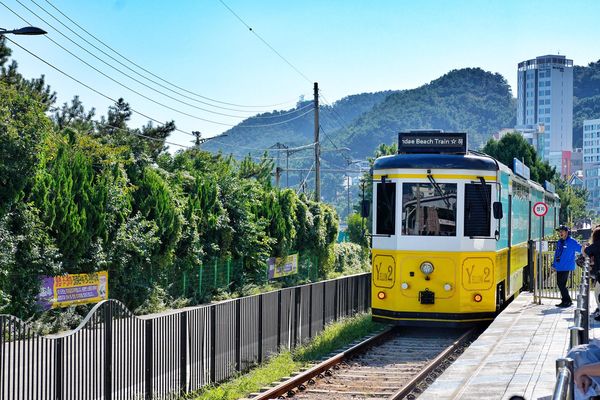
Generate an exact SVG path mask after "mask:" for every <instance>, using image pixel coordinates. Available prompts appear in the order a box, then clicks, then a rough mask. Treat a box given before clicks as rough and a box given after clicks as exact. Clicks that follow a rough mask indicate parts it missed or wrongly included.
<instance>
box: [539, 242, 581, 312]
mask: <svg viewBox="0 0 600 400" xmlns="http://www.w3.org/2000/svg"><path fill="white" fill-rule="evenodd" d="M530 246H533V251H534V252H535V253H536V255H535V264H536V266H537V268H536V269H535V271H536V277H535V282H536V285H535V290H534V299H535V301H536V302H538V303H539V302H541V299H558V300H560V299H561V296H560V292H559V290H558V286H557V284H556V270H555V269H554V268H552V263H553V261H554V250H555V249H556V241H555V240H550V241H543V242H542V243H540V242H531V243H530ZM540 246H541V248H542V251H541V256H540V253H539V250H540ZM531 250H532V249H531V248H530V252H531ZM579 269H580V268H577V270H579ZM576 272H577V271H574V272H573V273H571V274H569V280H568V281H567V288H568V289H569V293H570V296H571V298H576V297H577V290H578V288H579V285H580V284H581V282H582V281H581V274H580V273H576Z"/></svg>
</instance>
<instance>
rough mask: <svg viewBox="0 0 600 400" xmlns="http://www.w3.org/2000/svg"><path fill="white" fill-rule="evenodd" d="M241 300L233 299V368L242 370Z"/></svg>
mask: <svg viewBox="0 0 600 400" xmlns="http://www.w3.org/2000/svg"><path fill="white" fill-rule="evenodd" d="M241 317H242V300H241V299H235V369H236V371H241V370H242V361H241V360H242V321H241Z"/></svg>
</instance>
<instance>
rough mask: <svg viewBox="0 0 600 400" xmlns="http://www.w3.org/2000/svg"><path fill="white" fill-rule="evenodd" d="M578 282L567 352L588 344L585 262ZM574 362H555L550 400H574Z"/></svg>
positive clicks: (561, 360)
mask: <svg viewBox="0 0 600 400" xmlns="http://www.w3.org/2000/svg"><path fill="white" fill-rule="evenodd" d="M575 275H580V281H581V283H580V284H579V287H578V290H579V293H578V294H577V307H575V310H574V315H573V325H572V326H570V327H569V335H570V341H569V350H570V349H572V348H573V347H575V346H577V345H580V344H587V343H589V329H590V325H589V318H590V311H589V310H590V274H589V262H588V261H586V262H585V265H584V266H583V268H581V273H580V274H575ZM574 367H575V365H574V361H573V359H571V358H568V357H565V358H559V359H557V360H556V383H555V385H554V393H553V395H552V400H571V399H573V398H575V385H574V381H573V378H574V375H573V373H574Z"/></svg>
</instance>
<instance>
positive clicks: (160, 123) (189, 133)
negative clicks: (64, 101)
mask: <svg viewBox="0 0 600 400" xmlns="http://www.w3.org/2000/svg"><path fill="white" fill-rule="evenodd" d="M5 39H6V40H8V41H9V42H11V43H12V44H14V45H15V46H17V47H19V48H21V49H22V50H23V51H25V52H27V53H29V54H30V55H31V56H33V57H35V58H37V59H38V60H40V61H41V62H43V63H44V64H46V65H48V66H49V67H50V68H52V69H54V70H55V71H57V72H59V73H61V74H62V75H64V76H66V77H67V78H69V79H71V80H73V81H75V82H77V83H79V84H80V85H81V86H83V87H85V88H87V89H89V90H91V91H92V92H94V93H96V94H98V95H100V96H102V97H104V98H105V99H108V100H110V101H112V102H113V103H117V100H115V99H113V98H112V97H110V96H108V95H106V94H104V93H102V92H100V91H99V90H96V89H94V88H93V87H91V86H89V85H87V84H85V83H83V82H81V81H80V80H78V79H77V78H74V77H73V76H71V75H69V74H67V73H66V72H64V71H63V70H61V69H60V68H58V67H55V66H54V65H52V64H50V63H49V62H48V61H46V60H44V59H43V58H41V57H39V56H38V55H36V54H34V53H32V52H31V51H29V50H27V49H26V48H25V47H23V46H21V45H20V44H18V43H17V42H15V41H14V40H12V39H10V38H8V37H6V36H5ZM129 109H130V110H131V112H133V113H136V114H138V115H141V116H142V117H144V118H148V119H149V120H150V121H154V122H156V123H157V124H159V125H161V126H162V125H164V123H162V122H160V121H158V120H157V119H155V118H152V117H150V116H148V115H146V114H144V113H142V112H140V111H137V110H135V109H133V108H129ZM175 130H176V131H178V132H181V133H185V134H186V135H190V136H194V135H193V134H192V133H191V132H187V131H184V130H181V129H177V128H176V129H175Z"/></svg>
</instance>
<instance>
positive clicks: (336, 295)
mask: <svg viewBox="0 0 600 400" xmlns="http://www.w3.org/2000/svg"><path fill="white" fill-rule="evenodd" d="M338 287H339V280H338V279H336V280H335V290H334V296H333V320H334V321H337V320H338V305H339V304H338V303H339V302H338V298H339V296H340V294H339V291H338Z"/></svg>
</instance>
